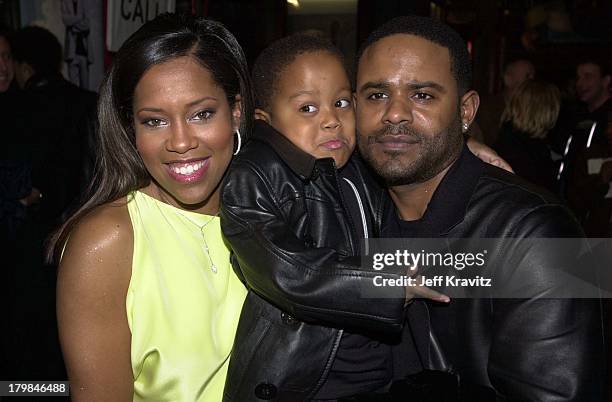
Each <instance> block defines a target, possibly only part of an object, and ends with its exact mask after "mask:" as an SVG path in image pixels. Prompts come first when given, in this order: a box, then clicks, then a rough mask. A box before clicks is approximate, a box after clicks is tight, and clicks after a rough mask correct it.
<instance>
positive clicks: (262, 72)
mask: <svg viewBox="0 0 612 402" xmlns="http://www.w3.org/2000/svg"><path fill="white" fill-rule="evenodd" d="M313 52H328V53H330V54H332V55H334V56H336V57H338V60H339V61H340V62H341V63H342V65H343V66H344V65H345V64H344V56H343V55H342V52H340V50H338V48H337V47H335V46H334V45H333V44H332V43H331V41H329V40H328V39H327V38H325V37H324V36H323V35H319V34H313V33H296V34H293V35H289V36H287V37H285V38H282V39H279V40H277V41H276V42H273V43H272V44H271V45H270V46H268V47H267V48H265V49H264V50H263V51H262V52H261V53H260V54H259V56H258V57H257V59H256V60H255V64H254V65H253V73H252V75H253V80H252V81H253V88H254V90H255V107H257V108H260V109H263V110H269V108H270V104H271V102H272V98H273V97H274V95H275V94H276V91H277V89H278V80H279V78H280V75H281V74H282V72H283V71H284V70H285V69H286V68H287V66H289V64H291V63H292V62H293V61H294V60H295V59H296V58H297V57H298V56H300V55H302V54H304V53H313Z"/></svg>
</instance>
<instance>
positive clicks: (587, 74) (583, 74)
mask: <svg viewBox="0 0 612 402" xmlns="http://www.w3.org/2000/svg"><path fill="white" fill-rule="evenodd" d="M609 85H610V77H609V76H607V75H606V76H602V75H601V69H600V68H599V66H598V65H596V64H592V63H585V64H580V65H578V68H577V69H576V94H577V95H578V99H580V100H581V101H582V102H585V103H586V104H593V103H597V102H598V101H599V100H600V99H601V98H603V97H605V96H606V95H607V92H608V87H609Z"/></svg>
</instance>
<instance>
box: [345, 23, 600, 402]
mask: <svg viewBox="0 0 612 402" xmlns="http://www.w3.org/2000/svg"><path fill="white" fill-rule="evenodd" d="M359 55H360V56H359V64H358V71H357V85H356V94H355V98H356V111H357V129H358V132H359V135H358V139H359V149H360V151H361V153H362V155H363V157H364V159H365V160H366V161H367V162H368V163H369V164H370V165H371V167H372V168H373V169H374V170H375V171H376V172H377V173H378V175H379V176H381V178H382V179H383V180H384V181H385V182H386V183H387V184H388V186H389V193H390V195H391V198H392V200H393V202H394V204H395V210H393V209H391V208H390V209H388V213H387V214H386V218H385V219H386V222H383V229H382V235H383V237H406V238H414V237H430V238H436V237H443V238H474V239H477V238H506V237H508V238H518V239H525V238H532V237H534V238H545V237H580V235H581V231H580V229H579V228H578V227H577V224H576V222H575V220H574V219H573V218H572V216H571V215H570V214H569V213H568V211H567V210H566V209H565V208H564V207H563V206H562V205H561V204H559V203H557V202H556V201H554V200H551V199H550V198H548V197H547V196H546V195H542V194H539V193H538V190H537V189H534V188H533V187H531V186H529V185H528V184H526V183H525V182H523V181H521V180H520V179H519V178H517V177H515V176H512V175H511V174H509V173H506V172H503V171H501V170H499V169H497V168H495V167H492V166H489V165H486V164H484V163H481V162H480V161H478V160H477V159H475V158H474V157H473V156H472V155H471V154H470V153H469V152H466V149H465V146H464V143H463V136H462V132H465V131H467V130H468V128H469V126H470V124H472V122H473V119H474V116H475V114H476V111H477V109H478V105H479V97H478V94H477V93H476V92H474V91H471V90H469V87H470V81H471V72H470V62H469V56H468V53H467V51H466V47H465V44H464V43H463V41H462V40H461V38H460V37H459V36H458V34H457V33H456V32H454V31H453V30H451V29H450V28H449V27H447V26H445V25H443V24H440V23H439V22H437V21H435V20H431V19H428V18H421V17H399V18H396V19H394V20H391V21H390V22H388V23H386V24H385V25H383V26H381V27H380V28H379V29H377V30H376V31H375V32H373V33H372V34H371V35H370V37H369V38H368V39H367V40H366V42H365V44H364V45H363V46H362V50H361V51H360V53H359ZM522 251H525V254H524V255H523V256H524V258H525V259H526V260H527V262H528V263H529V262H531V264H532V265H531V266H530V267H529V268H531V271H533V272H532V275H533V276H531V277H529V278H528V279H529V280H530V286H533V287H534V289H535V290H536V291H537V290H541V292H542V294H541V295H543V296H544V297H546V294H547V292H546V288H545V283H542V282H544V281H546V280H549V279H551V278H549V277H546V275H548V276H550V270H547V268H551V267H549V266H548V265H552V264H553V263H555V262H558V261H554V259H555V255H554V253H550V252H548V253H546V252H541V250H540V251H539V250H537V249H535V250H534V249H530V250H522ZM529 273H531V272H530V271H528V274H529ZM541 275H543V276H544V277H540V276H541ZM539 287H541V289H539ZM422 306H423V305H422V304H419V303H415V304H414V305H413V308H420V307H422ZM426 308H427V309H428V310H429V312H428V314H429V316H430V318H431V320H430V325H431V329H432V333H433V335H434V337H435V338H437V341H438V342H439V343H438V342H434V341H433V340H430V339H428V340H427V342H429V347H428V348H427V349H426V350H428V353H425V354H424V355H423V356H422V358H423V360H425V365H428V363H427V360H429V366H430V367H432V365H433V364H432V359H431V356H432V355H437V356H438V357H439V356H442V364H440V365H439V366H438V367H437V368H441V369H443V370H446V371H448V372H450V373H453V374H454V375H456V376H457V380H458V383H459V384H460V390H459V393H455V395H457V394H458V395H461V399H462V400H465V401H471V402H472V401H479V400H480V401H494V400H496V399H497V398H499V399H503V400H513V401H514V400H529V401H534V400H540V401H570V400H571V401H601V400H603V395H602V383H603V373H604V369H603V362H602V356H603V350H604V348H603V344H602V343H603V342H602V329H601V322H600V319H601V315H600V314H601V313H600V307H599V303H598V302H593V301H580V300H572V299H537V300H536V299H531V298H523V299H493V298H491V299H455V300H454V301H453V302H451V304H450V305H448V306H441V305H433V304H429V305H428V306H426ZM422 325H427V324H426V323H425V322H423V323H422ZM435 338H433V339H435ZM499 399H498V400H499Z"/></svg>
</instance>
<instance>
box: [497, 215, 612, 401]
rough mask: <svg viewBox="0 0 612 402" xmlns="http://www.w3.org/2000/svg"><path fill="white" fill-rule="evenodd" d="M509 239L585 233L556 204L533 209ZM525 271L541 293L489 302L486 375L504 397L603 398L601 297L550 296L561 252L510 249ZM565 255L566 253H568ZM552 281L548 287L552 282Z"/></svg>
mask: <svg viewBox="0 0 612 402" xmlns="http://www.w3.org/2000/svg"><path fill="white" fill-rule="evenodd" d="M511 237H515V238H517V239H526V238H560V237H568V238H570V237H573V238H576V237H583V234H582V232H581V230H580V228H579V227H578V225H577V222H576V221H575V219H574V218H573V216H572V215H571V214H570V213H569V212H568V211H567V210H566V209H565V208H564V207H561V206H550V205H545V206H541V207H538V208H535V209H533V210H532V211H531V212H529V213H528V214H527V215H526V216H524V217H523V218H522V219H521V220H519V221H518V222H517V223H516V225H515V230H514V233H513V235H512V236H511ZM513 252H514V253H515V254H516V255H517V257H518V258H520V259H521V260H522V262H519V261H516V260H515V261H514V263H516V264H523V266H524V267H527V268H528V269H526V270H523V272H522V275H527V277H525V278H523V279H522V280H523V281H525V283H529V284H530V285H532V286H534V288H535V289H536V290H537V287H538V286H539V287H540V289H539V290H540V291H539V298H523V299H497V300H493V301H492V306H491V308H492V309H493V320H494V322H493V326H492V328H493V334H492V339H493V340H492V344H491V350H490V358H489V366H488V373H489V378H490V380H491V383H492V385H493V386H494V387H495V389H496V390H497V391H498V392H499V393H500V394H502V395H504V396H505V397H506V399H504V400H508V401H547V402H548V401H550V402H553V401H555V402H557V401H581V402H582V401H584V402H586V401H602V400H603V384H604V373H605V360H604V357H605V354H604V350H605V349H604V337H603V329H602V309H601V304H600V303H601V302H600V300H594V299H551V298H546V297H547V294H551V292H553V291H554V289H553V287H554V286H555V284H558V283H559V282H558V281H557V282H556V281H555V278H552V277H551V275H555V272H556V271H555V269H556V266H557V265H563V264H564V262H563V261H562V260H561V259H562V258H564V253H565V251H564V250H558V249H557V250H550V249H549V250H546V249H545V248H544V249H543V248H542V247H522V248H521V249H520V250H513ZM565 256H566V257H567V254H566V255H565ZM551 284H552V285H551Z"/></svg>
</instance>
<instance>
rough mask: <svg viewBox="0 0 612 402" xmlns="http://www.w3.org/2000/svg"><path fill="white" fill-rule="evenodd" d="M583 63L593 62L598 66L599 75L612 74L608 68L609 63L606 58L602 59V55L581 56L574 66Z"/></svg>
mask: <svg viewBox="0 0 612 402" xmlns="http://www.w3.org/2000/svg"><path fill="white" fill-rule="evenodd" d="M583 64H593V65H595V66H597V67H599V71H600V72H601V76H602V77H605V76H606V75H612V70H611V69H610V63H609V62H608V61H607V60H604V58H603V57H596V56H590V57H585V58H582V59H581V60H580V61H579V62H578V64H576V67H578V66H581V65H583Z"/></svg>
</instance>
